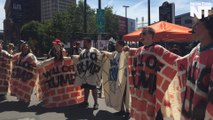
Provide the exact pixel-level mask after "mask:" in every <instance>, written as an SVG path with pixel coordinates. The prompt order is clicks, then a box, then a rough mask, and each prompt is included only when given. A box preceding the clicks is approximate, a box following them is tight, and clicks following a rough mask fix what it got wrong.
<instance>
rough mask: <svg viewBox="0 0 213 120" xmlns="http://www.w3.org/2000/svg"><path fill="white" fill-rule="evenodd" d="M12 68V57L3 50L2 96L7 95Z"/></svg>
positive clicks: (0, 58)
mask: <svg viewBox="0 0 213 120" xmlns="http://www.w3.org/2000/svg"><path fill="white" fill-rule="evenodd" d="M11 68H12V64H11V55H9V53H7V52H6V51H4V50H2V51H1V52H0V94H7V91H8V81H9V79H10V76H11Z"/></svg>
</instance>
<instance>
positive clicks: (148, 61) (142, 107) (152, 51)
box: [128, 45, 178, 120]
mask: <svg viewBox="0 0 213 120" xmlns="http://www.w3.org/2000/svg"><path fill="white" fill-rule="evenodd" d="M177 58H178V56H177V55H175V54H173V53H170V52H169V51H167V50H166V49H164V48H162V47H161V46H159V45H153V46H150V47H141V48H138V49H131V50H130V55H129V60H128V65H129V67H128V68H129V84H130V92H131V98H132V101H131V103H132V105H131V117H133V118H135V119H136V120H148V119H151V120H154V119H155V116H156V115H157V112H158V110H159V109H160V107H161V105H162V100H163V97H164V94H165V92H166V90H167V88H168V86H169V84H170V82H171V81H172V79H173V78H174V76H175V74H176V69H175V66H174V63H175V60H176V59H177Z"/></svg>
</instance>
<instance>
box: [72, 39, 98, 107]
mask: <svg viewBox="0 0 213 120" xmlns="http://www.w3.org/2000/svg"><path fill="white" fill-rule="evenodd" d="M84 48H85V49H84V50H82V52H81V53H80V55H79V58H78V59H77V63H76V68H77V76H76V82H80V84H82V88H84V97H85V98H84V102H83V104H82V105H83V106H84V107H88V106H89V103H88V97H89V93H90V90H92V96H93V99H94V106H93V109H94V110H97V109H98V106H99V105H98V96H97V86H99V85H100V83H101V73H102V55H101V53H100V51H99V50H98V49H96V48H94V47H92V40H91V39H89V38H84ZM73 58H74V57H73ZM77 84H79V83H77Z"/></svg>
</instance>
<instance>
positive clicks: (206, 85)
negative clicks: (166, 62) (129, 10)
mask: <svg viewBox="0 0 213 120" xmlns="http://www.w3.org/2000/svg"><path fill="white" fill-rule="evenodd" d="M191 33H192V36H193V39H195V40H198V41H199V42H200V44H198V45H197V46H196V47H195V48H194V49H193V50H192V51H191V52H190V53H189V54H188V55H186V56H184V57H182V58H180V59H178V60H177V66H178V75H179V80H180V83H181V84H180V85H181V86H180V87H181V92H182V93H181V94H182V95H181V98H182V103H183V104H182V109H181V119H182V120H204V119H205V120H210V119H212V118H213V56H212V55H213V15H210V16H208V17H206V18H202V19H201V20H197V21H196V23H195V24H194V26H193V29H192V31H191Z"/></svg>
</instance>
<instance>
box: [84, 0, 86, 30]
mask: <svg viewBox="0 0 213 120" xmlns="http://www.w3.org/2000/svg"><path fill="white" fill-rule="evenodd" d="M84 33H87V0H84Z"/></svg>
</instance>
